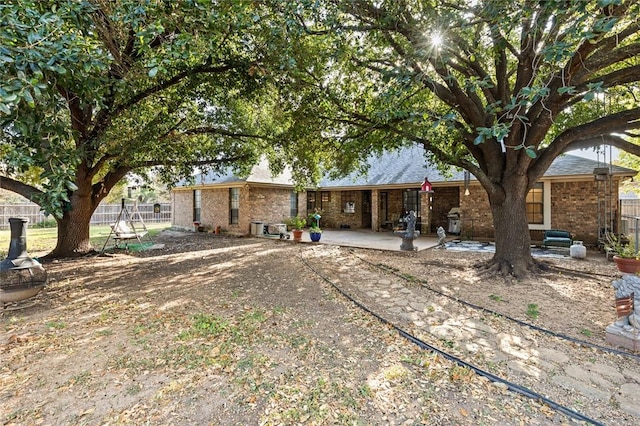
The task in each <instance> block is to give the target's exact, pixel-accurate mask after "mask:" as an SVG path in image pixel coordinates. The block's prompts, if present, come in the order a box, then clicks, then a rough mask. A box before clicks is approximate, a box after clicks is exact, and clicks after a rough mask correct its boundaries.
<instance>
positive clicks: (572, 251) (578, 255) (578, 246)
mask: <svg viewBox="0 0 640 426" xmlns="http://www.w3.org/2000/svg"><path fill="white" fill-rule="evenodd" d="M569 256H571V257H572V258H574V259H584V258H586V257H587V248H586V247H585V246H584V245H582V241H574V242H573V244H571V247H569Z"/></svg>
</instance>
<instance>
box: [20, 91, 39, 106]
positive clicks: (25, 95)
mask: <svg viewBox="0 0 640 426" xmlns="http://www.w3.org/2000/svg"><path fill="white" fill-rule="evenodd" d="M22 97H23V98H24V100H25V101H26V102H27V104H28V105H29V106H30V107H31V108H34V107H35V106H36V102H35V101H34V100H33V96H31V92H30V91H29V90H25V91H24V92H22Z"/></svg>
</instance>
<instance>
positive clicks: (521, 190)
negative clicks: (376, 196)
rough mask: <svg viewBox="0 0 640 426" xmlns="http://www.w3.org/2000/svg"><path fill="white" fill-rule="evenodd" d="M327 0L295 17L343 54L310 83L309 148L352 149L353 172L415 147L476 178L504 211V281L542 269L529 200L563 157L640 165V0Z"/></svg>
mask: <svg viewBox="0 0 640 426" xmlns="http://www.w3.org/2000/svg"><path fill="white" fill-rule="evenodd" d="M320 3H322V4H321V5H320V6H319V7H317V8H315V9H314V8H313V7H310V8H309V9H306V10H305V12H306V13H304V12H296V13H297V16H298V18H299V22H300V25H301V26H302V27H303V28H304V30H305V31H306V32H307V34H309V35H310V36H316V37H324V38H325V39H326V40H327V41H326V43H327V44H330V45H331V49H328V51H330V52H331V56H327V58H326V62H325V63H326V64H327V68H328V69H330V71H328V70H327V69H322V70H321V69H319V68H318V69H314V70H309V69H308V70H306V72H307V76H303V75H301V76H300V78H301V79H302V80H304V81H305V82H306V84H307V86H306V87H307V88H308V90H309V93H311V92H313V91H315V93H316V94H315V95H313V96H312V95H309V96H308V97H307V98H306V99H305V102H301V103H300V110H306V111H300V110H299V111H296V118H297V119H299V120H302V121H305V120H306V121H307V122H308V123H309V124H310V123H311V121H312V120H315V121H321V122H322V125H321V126H310V125H309V126H308V127H309V128H310V129H315V134H314V135H312V134H310V133H309V132H307V133H306V134H305V135H304V137H308V138H314V137H321V136H323V135H332V136H333V137H336V138H337V139H339V140H340V142H341V144H342V146H343V147H344V149H345V152H346V153H347V154H346V155H345V156H344V157H343V158H341V159H340V160H341V161H344V162H345V165H344V167H345V168H348V167H352V165H349V164H348V163H349V162H356V161H358V159H359V158H360V157H361V154H362V152H364V151H365V150H366V149H369V150H374V151H375V150H378V149H381V148H383V147H389V146H391V147H393V146H396V145H398V144H401V143H403V142H406V141H413V142H416V143H419V144H421V145H423V146H424V148H425V150H426V152H427V155H428V156H429V157H430V158H431V159H433V160H435V161H437V162H439V163H441V164H448V165H454V166H458V167H461V168H464V169H466V170H469V171H470V172H471V173H473V175H474V176H475V177H476V178H477V179H478V181H479V182H480V183H481V184H482V186H483V188H484V189H485V190H486V192H487V194H488V196H489V201H490V204H491V206H492V213H493V220H494V228H495V229H496V248H497V250H496V256H495V257H494V259H493V261H492V262H491V265H490V266H491V267H492V268H493V270H496V269H498V270H504V271H509V272H511V273H515V274H516V275H521V274H524V273H526V271H527V270H531V269H532V268H534V267H535V262H532V259H531V255H530V253H529V245H530V237H529V232H528V226H527V221H526V214H525V197H526V194H527V192H528V191H529V190H530V189H531V188H532V186H533V185H535V183H536V182H537V181H538V179H540V178H541V177H542V176H543V174H544V172H545V171H546V170H547V169H548V167H549V166H550V165H551V163H552V162H553V160H554V159H555V158H556V157H557V156H559V155H561V154H562V153H564V152H566V151H569V150H572V149H576V148H586V147H595V146H599V145H601V144H610V145H613V146H616V147H618V148H620V149H622V150H625V151H628V152H631V153H633V154H635V155H638V154H640V148H639V147H638V146H637V145H636V142H637V136H638V132H637V129H638V127H640V104H639V102H638V96H639V95H640V89H639V87H638V81H639V80H640V56H639V55H638V54H639V53H640V21H638V19H637V16H639V13H640V5H639V4H638V2H637V1H625V0H598V1H592V2H582V1H576V2H559V1H541V2H533V1H502V0H479V1H475V2H469V1H457V0H454V1H447V2H439V1H418V0H416V1H413V0H403V1H395V0H394V1H392V0H388V1H386V0H382V1H372V0H336V1H333V2H320ZM316 4H317V3H316ZM320 94H321V95H320Z"/></svg>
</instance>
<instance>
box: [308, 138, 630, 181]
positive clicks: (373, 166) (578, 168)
mask: <svg viewBox="0 0 640 426" xmlns="http://www.w3.org/2000/svg"><path fill="white" fill-rule="evenodd" d="M369 166H370V168H369V170H368V172H367V174H366V175H365V176H363V175H359V174H357V173H352V174H351V175H349V176H347V177H344V178H342V179H323V180H322V181H321V182H320V185H318V186H319V187H320V188H337V187H351V186H385V185H417V186H419V185H420V184H421V183H422V182H423V181H424V178H425V177H427V179H429V181H430V182H431V183H436V184H437V183H440V182H456V183H458V182H463V180H464V172H463V171H461V170H456V169H455V168H451V169H450V172H449V174H448V175H446V176H445V175H444V174H442V173H440V172H439V171H438V170H437V168H436V167H434V166H430V165H429V163H428V160H427V159H426V158H425V156H424V151H423V149H422V147H420V146H417V145H414V146H410V147H405V148H402V149H399V150H397V151H392V152H385V153H384V154H382V155H381V156H378V157H375V158H371V159H370V160H369ZM606 166H607V165H606V164H602V163H601V162H598V161H595V160H591V159H588V158H584V157H579V156H577V155H570V154H565V155H561V156H559V157H558V158H556V159H555V160H554V161H553V163H552V164H551V167H549V169H548V170H547V172H546V173H545V174H544V177H545V178H560V177H578V176H593V170H594V169H595V168H596V167H606ZM611 170H612V173H613V174H614V175H617V176H628V177H631V176H635V175H636V174H637V171H635V170H632V169H628V168H625V167H620V166H612V169H611ZM471 178H472V179H473V176H472V177H471Z"/></svg>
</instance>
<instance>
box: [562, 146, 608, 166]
mask: <svg viewBox="0 0 640 426" xmlns="http://www.w3.org/2000/svg"><path fill="white" fill-rule="evenodd" d="M603 151H604V152H603ZM568 154H571V155H577V156H579V157H584V158H590V159H591V160H596V161H598V160H600V161H601V162H603V163H607V164H608V163H609V161H610V160H611V159H610V158H609V157H612V158H613V161H616V160H617V159H618V155H619V150H618V148H612V147H610V146H609V145H603V146H602V147H601V148H600V154H599V155H598V153H597V152H596V151H594V150H593V149H591V148H590V149H578V150H575V151H569V152H568Z"/></svg>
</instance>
